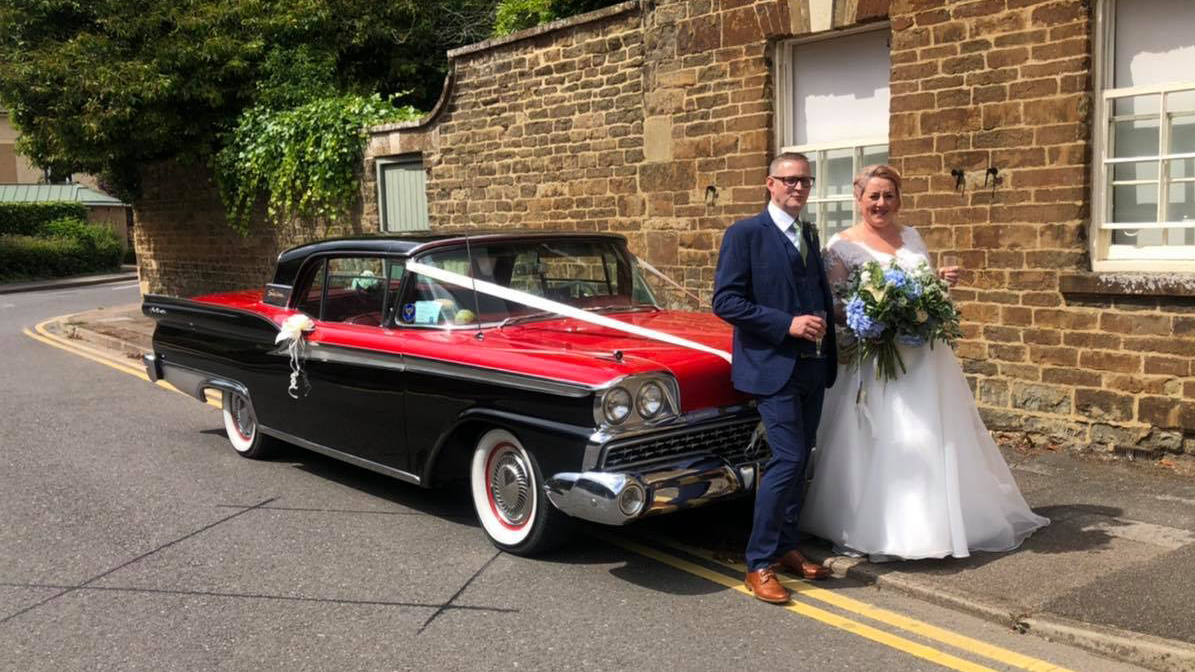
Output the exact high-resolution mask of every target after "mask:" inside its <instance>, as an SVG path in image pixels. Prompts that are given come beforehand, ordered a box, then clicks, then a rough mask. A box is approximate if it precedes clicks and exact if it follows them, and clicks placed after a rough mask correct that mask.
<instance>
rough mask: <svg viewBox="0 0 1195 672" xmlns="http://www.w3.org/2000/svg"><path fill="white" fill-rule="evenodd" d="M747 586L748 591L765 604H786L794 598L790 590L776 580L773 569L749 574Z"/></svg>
mask: <svg viewBox="0 0 1195 672" xmlns="http://www.w3.org/2000/svg"><path fill="white" fill-rule="evenodd" d="M746 584H747V590H749V591H751V593H752V594H753V595H755V597H756V598H757V599H760V600H763V601H764V602H771V603H773V604H784V603H786V602H788V601H789V599H790V598H791V597H792V595H791V594H790V593H789V592H788V588H785V587H784V586H782V585H780V580H779V579H777V578H776V572H773V571H772V570H771V568H765V569H761V570H759V571H756V572H747V580H746Z"/></svg>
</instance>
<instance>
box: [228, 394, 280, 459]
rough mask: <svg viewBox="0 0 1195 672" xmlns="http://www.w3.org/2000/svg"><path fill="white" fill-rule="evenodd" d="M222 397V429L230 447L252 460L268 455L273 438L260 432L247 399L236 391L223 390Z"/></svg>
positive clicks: (271, 449) (255, 416) (251, 406)
mask: <svg viewBox="0 0 1195 672" xmlns="http://www.w3.org/2000/svg"><path fill="white" fill-rule="evenodd" d="M223 397H224V400H223V404H222V406H223V407H224V431H225V432H227V433H228V442H229V443H231V444H232V449H233V450H235V451H237V455H240V456H241V457H247V458H249V459H252V460H260V459H263V458H266V457H269V456H270V454H271V452H272V451H273V448H274V442H273V439H271V438H270V437H268V436H265V435H264V434H262V433H261V431H260V429H259V428H258V426H257V415H256V414H255V413H254V412H253V405H252V404H251V403H249V399H248V398H247V397H245V396H244V395H242V394H238V393H236V392H223Z"/></svg>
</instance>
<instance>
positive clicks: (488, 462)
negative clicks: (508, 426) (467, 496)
mask: <svg viewBox="0 0 1195 672" xmlns="http://www.w3.org/2000/svg"><path fill="white" fill-rule="evenodd" d="M543 481H544V479H543V474H542V473H541V472H540V470H539V465H538V463H536V461H535V458H534V457H533V456H532V455H531V454H530V453H529V452H527V450H526V449H525V448H523V444H522V443H520V442H519V439H518V438H517V437H515V435H514V434H511V433H510V432H508V431H506V430H505V429H491V430H489V431H488V432H486V433H485V434H483V435H482V436H481V439H480V440H478V442H477V447H476V448H475V449H474V450H473V459H472V462H471V464H470V467H469V487H470V490H471V491H472V495H473V508H474V510H475V511H476V512H477V518H478V520H480V521H481V527H482V529H483V530H484V531H485V533H486V536H487V537H489V539H490V541H491V542H492V543H493V544H494V545H495V546H497V547H498V548H500V549H502V550H504V551H507V552H509V553H513V554H515V555H534V554H536V553H540V552H543V551H546V550H548V549H550V548H553V547H555V546H557V545H559V544H560V542H561V541H563V540H564V538H565V536H566V534H567V528H568V526H569V519H568V517H567V516H565V515H564V514H562V513H560V512H559V511H557V510H556V507H554V506H552V504H551V502H549V501H548V499H547V497H545V496H544V492H543Z"/></svg>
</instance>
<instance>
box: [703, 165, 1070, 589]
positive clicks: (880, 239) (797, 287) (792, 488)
mask: <svg viewBox="0 0 1195 672" xmlns="http://www.w3.org/2000/svg"><path fill="white" fill-rule="evenodd" d="M766 183H767V189H768V192H769V194H770V196H771V197H770V199H769V202H768V206H767V209H766V210H764V211H763V212H762V213H760V214H759V215H756V216H755V217H752V218H749V219H745V220H742V221H739V222H736V223H735V224H734V225H732V226H731V227H730V228H728V229H727V230H726V234H725V237H724V238H723V240H722V249H721V253H720V255H719V257H718V269H717V275H716V279H715V287H714V301H713V307H714V312H715V313H716V314H717V315H718V316H719V317H721V318H722V319H724V320H726V321H727V322H729V323H730V324H732V325H734V353H733V359H734V361H733V364H732V366H731V377H732V381H733V383H734V386H735V388H736V389H739V390H742V391H744V392H747V393H749V394H752V395H754V396H755V397H756V400H757V402H758V409H759V414H760V418H761V419H762V420H763V423H764V429H765V431H766V432H767V438H768V443H769V444H770V446H771V449H772V458H771V460H770V461H769V462H768V463H767V465H766V467H765V470H764V473H763V476H762V477H761V478H760V479H759V482H758V489H757V493H756V500H755V514H754V520H753V522H752V528H751V536H750V539H749V541H748V543H747V551H746V561H747V577H746V583H747V588H748V589H749V590H750V591H751V592H752V593H753V594H754V595H755V596H756V597H757V598H759V599H761V600H764V601H767V602H777V603H783V602H787V601H788V600H789V592H788V589H787V588H785V587H784V586H782V585H781V584H780V582H779V581H778V580H777V578H776V574H775V569H774V568H775V567H776V566H777V564H778V565H779V566H781V567H783V568H784V569H787V570H788V571H790V572H792V573H794V574H796V575H798V576H801V577H804V578H806V579H817V578H824V577H826V576H828V575H829V571H828V570H827V569H826V568H825V567H822V566H821V565H818V564H816V563H813V562H809V561H808V560H807V559H806V558H804V557H803V556H802V555H801V554H800V553H799V552H798V551H797V549H796V546H797V535H798V532H799V531H804V532H807V533H810V534H813V535H815V536H818V537H821V538H823V539H827V540H830V541H831V542H833V543H834V544H835V545H836V547H837V548H839V549H840V550H841V551H843V552H847V553H850V554H855V555H870V556H871V558H872V560H873V561H880V560H893V559H919V558H942V557H946V556H954V557H959V558H961V557H967V556H968V555H970V552H971V551H976V550H979V551H1007V550H1011V549H1013V548H1016V547H1017V546H1018V545H1020V543H1021V542H1022V541H1023V540H1024V539H1025V538H1026V537H1028V536H1029V535H1030V534H1032V533H1033V531H1034V530H1036V529H1038V528H1039V527H1042V526H1044V525H1046V524H1048V523H1049V520H1047V519H1046V518H1043V517H1041V516H1038V515H1036V514H1034V513H1033V512H1032V511H1030V510H1029V506H1028V505H1027V504H1026V503H1025V499H1024V498H1023V497H1022V496H1021V493H1020V491H1019V490H1018V489H1017V485H1016V483H1015V481H1013V478H1012V475H1011V474H1010V473H1009V470H1008V466H1007V465H1006V464H1005V462H1004V459H1003V457H1002V456H1001V455H1000V452H999V449H998V448H997V447H996V444H995V443H994V442H993V441H992V439H991V437H990V435H989V434H988V431H987V428H986V427H984V425H983V421H982V420H980V418H979V413H978V412H977V411H976V408H975V404H974V402H973V400H972V396H971V390H970V388H969V387H968V386H967V382H966V379H965V378H964V377H963V372H962V369H961V368H960V367H959V364H958V361H957V360H956V359H955V357H954V353H953V352H952V351H951V349H950V348H949V347H946V346H945V345H941V344H939V346H938V347H936V348H933V349H931V348H930V347H929V346H921V347H913V346H906V345H898V346H897V347H898V348H899V350H900V355H901V358H902V359H903V361H904V364H905V368H906V369H907V372H906V373H903V374H902V375H900V377H898V378H897V379H896V380H892V381H888V382H886V383H885V382H882V381H878V380H876V375H875V369H874V363H864V364H863V365H862V366H859V367H857V368H848V367H845V366H842V367H840V366H839V365H838V360H837V354H836V353H837V347H836V336H835V331H834V328H833V324H830V323H829V322H828V320H826V319H823V318H822V317H820V316H819V315H818V313H819V312H820V313H821V314H822V315H836V316H837V320H838V322H839V323H840V324H841V323H842V307H841V306H840V305H835V303H834V298H833V295H832V292H831V283H837V282H841V281H843V280H845V279H846V278H847V276H848V275H849V274H850V271H851V269H853V268H855V267H858V266H860V265H863V264H865V263H867V262H869V261H878V262H880V263H881V264H883V265H885V266H887V265H888V264H889V263H891V262H895V263H896V264H897V265H899V266H900V267H902V268H905V269H907V270H912V269H914V268H916V267H917V266H919V265H920V264H923V263H924V264H929V253H928V251H927V249H926V247H925V242H924V241H923V240H922V239H921V236H920V235H918V233H917V231H916V230H914V229H913V228H911V227H906V226H902V225H901V224H899V223H898V222H897V221H896V213H897V211H898V210H899V209H900V175H899V174H897V172H896V170H894V169H893V168H891V167H889V166H885V165H878V166H869V167H867V168H865V169H864V170H863V172H862V173H861V174H860V175H859V176H858V177H857V178H856V179H855V183H854V192H855V200H856V203H857V207H858V212H859V215H860V219H861V221H860V222H859V223H858V224H856V225H855V226H853V227H851V228H849V229H847V230H845V231H843V232H841V233H838V234H836V235H834V237H833V238H831V239H830V242H829V244H828V245H827V246H826V249H825V251H824V256H823V251H822V250H821V249H819V244H818V239H817V234H816V233H815V231H814V229H813V227H812V226H810V225H808V224H802V223H801V222H800V220H799V215H800V213H801V209H802V208H804V206H805V202H806V200H807V199H808V198H809V194H810V193H811V191H812V188H813V183H814V178H813V173H812V170H811V167H810V164H809V160H808V159H807V158H806V157H805V156H804V155H801V154H797V153H793V152H786V153H783V154H780V155H779V156H777V157H776V158H775V159H774V160H773V161H772V163H771V165H770V166H769V169H768V177H767V180H766ZM938 274H939V277H941V278H943V279H944V280H946V281H947V282H948V283H950V284H952V285H953V284H954V283H955V282H956V281H957V278H958V269H957V268H941V269H938ZM819 341H821V348H820V350H821V356H820V357H819V355H818V347H817V344H818V342H819ZM814 445H817V446H818V450H817V463H816V465H815V466H816V469H815V471H814V473H815V476H814V479H813V482H812V485H811V486H810V488H809V492H808V493H807V494H806V493H804V492H803V491H804V485H805V477H804V474H805V469H806V461H807V460H808V459H809V455H810V451H811V449H812V448H813V446H814ZM802 502H804V508H802Z"/></svg>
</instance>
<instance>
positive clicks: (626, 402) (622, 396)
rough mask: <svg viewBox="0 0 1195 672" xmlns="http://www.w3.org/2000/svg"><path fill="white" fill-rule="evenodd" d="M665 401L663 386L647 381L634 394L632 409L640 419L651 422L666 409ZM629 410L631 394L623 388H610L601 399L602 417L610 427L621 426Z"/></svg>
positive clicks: (628, 414) (630, 407) (628, 415)
mask: <svg viewBox="0 0 1195 672" xmlns="http://www.w3.org/2000/svg"><path fill="white" fill-rule="evenodd" d="M667 399H668V397H667V395H666V394H665V393H664V388H663V386H661V385H660V384H659V383H657V382H655V381H647V382H646V383H643V384H642V385H640V386H639V390H638V391H637V392H636V393H635V398H634V402H633V403H634V406H633V408H634V410H635V411H637V412H638V413H639V417H640V418H642V419H644V420H651V419H653V418H655V417H657V416H659V415H660V413H662V412H663V411H664V409H665V408H667V406H668V404H667ZM631 409H632V399H631V393H630V392H628V391H627V389H626V388H624V387H614V388H611V389H610V390H608V391H607V392H606V395H605V397H603V399H602V415H603V416H604V417H605V418H606V422H608V423H610V424H612V425H618V424H622V423H623V422H624V421H625V420H626V419H627V418H628V417H630V415H631Z"/></svg>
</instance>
